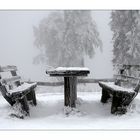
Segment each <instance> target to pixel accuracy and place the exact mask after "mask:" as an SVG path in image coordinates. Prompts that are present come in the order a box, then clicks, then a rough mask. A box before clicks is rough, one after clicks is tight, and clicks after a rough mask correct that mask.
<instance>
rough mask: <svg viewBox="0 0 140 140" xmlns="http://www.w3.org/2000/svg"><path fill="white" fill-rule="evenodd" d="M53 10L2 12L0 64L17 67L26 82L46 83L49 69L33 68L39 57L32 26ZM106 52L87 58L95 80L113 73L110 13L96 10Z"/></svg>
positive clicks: (95, 18) (42, 66) (108, 76)
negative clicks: (28, 80) (44, 81)
mask: <svg viewBox="0 0 140 140" xmlns="http://www.w3.org/2000/svg"><path fill="white" fill-rule="evenodd" d="M49 12H50V11H0V65H10V64H11V65H16V66H17V67H18V68H19V73H20V74H21V76H22V77H23V78H24V79H31V80H46V79H47V75H46V74H45V70H46V69H47V68H48V67H47V66H45V65H43V64H40V65H34V64H33V58H34V57H35V56H36V55H37V54H39V51H38V49H37V48H36V47H35V46H34V35H33V26H38V24H39V22H40V20H41V19H43V18H44V17H46V16H47V15H48V14H49ZM92 13H93V18H94V20H95V21H96V23H97V27H98V31H99V33H100V38H101V40H102V42H103V52H100V50H99V49H98V50H97V51H96V55H95V56H94V57H93V59H92V60H90V59H88V58H87V57H86V61H85V62H86V66H87V67H89V68H90V70H91V74H90V76H89V77H92V78H110V77H112V75H113V71H112V63H111V59H112V52H111V50H112V44H111V38H112V32H111V31H110V27H109V25H108V23H109V21H110V19H109V18H110V11H93V12H92Z"/></svg>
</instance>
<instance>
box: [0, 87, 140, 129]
mask: <svg viewBox="0 0 140 140" xmlns="http://www.w3.org/2000/svg"><path fill="white" fill-rule="evenodd" d="M93 87H94V86H93ZM49 88H50V89H52V92H49V91H50V89H49ZM48 89H49V91H48ZM58 89H59V90H58ZM81 90H82V88H81ZM57 91H59V92H54V88H53V87H38V88H37V90H36V93H37V101H38V105H37V107H32V106H30V117H26V118H25V119H23V120H22V119H18V118H12V117H10V116H9V114H10V113H11V112H12V111H13V110H12V107H10V105H9V104H8V103H7V102H6V101H5V99H4V98H3V97H2V96H0V129H2V130H3V129H6V130H7V129H14V130H15V129H22V130H23V129H26V130H27V129H32V130H33V129H36V130H39V129H41V130H42V129H47V130H56V129H57V130H66V129H68V130H70V129H72V130H75V129H78V130H81V129H84V130H85V129H88V130H90V129H92V130H95V129H96V130H97V129H99V130H103V129H105V130H108V129H109V130H113V129H115V130H116V129H140V95H138V96H137V97H136V98H135V100H134V101H133V103H132V105H131V108H130V109H129V110H128V113H127V114H125V115H122V116H115V115H112V114H110V109H111V104H110V103H108V104H104V105H103V104H102V103H100V98H101V91H100V89H99V88H98V87H96V89H95V91H92V90H89V91H85V92H81V91H80V88H79V89H78V91H79V92H78V101H77V108H76V109H75V110H73V111H71V112H70V114H69V115H66V112H67V111H69V109H68V108H64V105H63V104H64V100H63V98H64V95H63V87H58V88H57ZM60 91H61V92H60Z"/></svg>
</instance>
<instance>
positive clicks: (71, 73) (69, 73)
mask: <svg viewBox="0 0 140 140" xmlns="http://www.w3.org/2000/svg"><path fill="white" fill-rule="evenodd" d="M89 73H90V71H89V70H81V71H80V70H65V71H56V70H54V71H53V70H52V71H46V74H49V75H50V76H64V77H69V76H70V77H71V76H87V75H88V74H89Z"/></svg>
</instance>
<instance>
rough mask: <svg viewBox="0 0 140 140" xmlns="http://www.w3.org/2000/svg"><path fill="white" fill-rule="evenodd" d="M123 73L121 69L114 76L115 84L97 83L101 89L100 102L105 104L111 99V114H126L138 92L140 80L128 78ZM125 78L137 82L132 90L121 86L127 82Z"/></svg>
mask: <svg viewBox="0 0 140 140" xmlns="http://www.w3.org/2000/svg"><path fill="white" fill-rule="evenodd" d="M123 67H124V68H126V69H127V70H128V68H131V67H136V65H135V66H133V65H132V66H130V65H124V66H123ZM137 67H138V66H137ZM139 67H140V66H139ZM123 72H124V70H122V69H121V70H120V74H118V75H116V81H115V83H110V82H99V85H100V87H102V97H101V102H102V103H107V102H108V100H109V99H111V101H112V106H111V113H112V114H125V113H126V112H127V107H128V106H129V105H130V103H131V102H132V101H133V99H134V98H135V97H136V96H137V94H138V91H139V89H140V79H139V78H136V77H133V76H130V75H128V74H127V75H126V73H125V74H124V73H123ZM129 74H130V73H129ZM118 77H119V78H118ZM123 78H124V79H123ZM127 78H129V79H135V80H138V82H137V84H135V87H134V88H126V87H122V86H121V82H124V81H125V82H128V80H127ZM116 84H118V85H116Z"/></svg>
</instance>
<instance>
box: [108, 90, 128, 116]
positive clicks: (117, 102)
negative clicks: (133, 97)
mask: <svg viewBox="0 0 140 140" xmlns="http://www.w3.org/2000/svg"><path fill="white" fill-rule="evenodd" d="M122 101H123V96H116V93H114V94H113V99H112V106H111V113H112V114H125V113H126V112H127V109H126V107H127V106H124V105H123V104H122Z"/></svg>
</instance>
